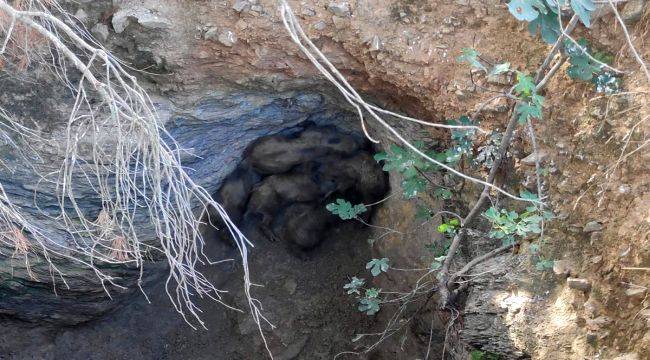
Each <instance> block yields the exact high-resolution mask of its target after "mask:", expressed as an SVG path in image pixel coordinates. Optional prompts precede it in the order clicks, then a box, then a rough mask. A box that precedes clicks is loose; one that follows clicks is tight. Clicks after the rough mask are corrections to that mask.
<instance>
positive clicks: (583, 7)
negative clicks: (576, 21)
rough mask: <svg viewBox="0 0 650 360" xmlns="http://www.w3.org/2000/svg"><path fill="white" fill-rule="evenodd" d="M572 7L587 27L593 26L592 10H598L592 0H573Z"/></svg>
mask: <svg viewBox="0 0 650 360" xmlns="http://www.w3.org/2000/svg"><path fill="white" fill-rule="evenodd" d="M571 8H572V9H573V11H574V12H575V13H576V14H577V15H578V17H579V18H580V21H582V23H583V24H585V26H586V27H589V26H591V12H592V11H594V10H596V4H594V2H593V1H592V0H571Z"/></svg>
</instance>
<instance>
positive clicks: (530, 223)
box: [483, 192, 545, 245]
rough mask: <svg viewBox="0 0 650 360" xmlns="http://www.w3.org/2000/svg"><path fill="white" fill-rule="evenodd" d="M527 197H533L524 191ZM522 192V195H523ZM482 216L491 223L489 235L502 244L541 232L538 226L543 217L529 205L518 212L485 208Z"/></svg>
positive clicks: (508, 243)
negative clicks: (523, 210) (521, 211)
mask: <svg viewBox="0 0 650 360" xmlns="http://www.w3.org/2000/svg"><path fill="white" fill-rule="evenodd" d="M524 194H525V196H526V197H527V198H531V199H532V198H534V195H532V194H531V193H528V192H527V193H524ZM524 194H522V197H524ZM483 216H484V217H485V218H486V219H488V220H489V221H490V222H491V223H492V231H490V234H489V235H490V237H491V238H495V239H501V241H502V244H503V245H510V244H514V243H515V237H517V236H518V237H526V236H528V235H529V234H531V233H533V234H539V233H541V232H542V228H541V226H540V224H541V222H542V221H543V220H544V219H545V218H544V216H543V215H540V213H539V211H538V209H536V208H535V207H534V206H530V207H528V208H527V209H526V211H525V212H523V213H521V214H519V213H517V212H516V211H512V210H511V211H508V210H506V209H501V210H498V209H497V208H495V207H491V208H489V209H487V210H486V211H485V212H484V213H483Z"/></svg>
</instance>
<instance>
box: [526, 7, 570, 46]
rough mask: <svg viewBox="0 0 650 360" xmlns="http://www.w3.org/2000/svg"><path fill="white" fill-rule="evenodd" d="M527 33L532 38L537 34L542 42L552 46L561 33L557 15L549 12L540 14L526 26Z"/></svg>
mask: <svg viewBox="0 0 650 360" xmlns="http://www.w3.org/2000/svg"><path fill="white" fill-rule="evenodd" d="M528 31H529V32H530V34H531V35H532V36H535V35H537V33H538V32H539V33H540V35H541V37H542V40H544V42H545V43H547V44H554V43H555V42H556V41H557V39H558V38H559V37H560V34H561V33H562V32H561V30H560V26H559V22H558V19H557V15H556V14H553V13H551V12H548V13H547V14H540V15H539V16H538V17H537V18H536V19H535V20H533V21H531V22H530V23H529V24H528Z"/></svg>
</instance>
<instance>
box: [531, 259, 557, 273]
mask: <svg viewBox="0 0 650 360" xmlns="http://www.w3.org/2000/svg"><path fill="white" fill-rule="evenodd" d="M554 263H555V261H553V260H544V259H542V260H540V261H538V262H537V264H535V268H536V269H537V270H539V271H544V270H549V269H552V268H553V264H554Z"/></svg>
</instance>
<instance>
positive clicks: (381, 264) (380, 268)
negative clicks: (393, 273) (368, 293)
mask: <svg viewBox="0 0 650 360" xmlns="http://www.w3.org/2000/svg"><path fill="white" fill-rule="evenodd" d="M388 261H389V260H388V258H381V259H372V260H370V261H369V262H368V263H367V264H366V269H370V273H371V274H372V276H379V274H381V273H382V272H387V271H388V268H389V267H390V266H389V265H388Z"/></svg>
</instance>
